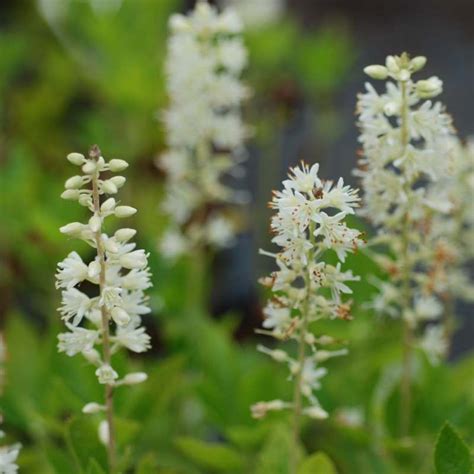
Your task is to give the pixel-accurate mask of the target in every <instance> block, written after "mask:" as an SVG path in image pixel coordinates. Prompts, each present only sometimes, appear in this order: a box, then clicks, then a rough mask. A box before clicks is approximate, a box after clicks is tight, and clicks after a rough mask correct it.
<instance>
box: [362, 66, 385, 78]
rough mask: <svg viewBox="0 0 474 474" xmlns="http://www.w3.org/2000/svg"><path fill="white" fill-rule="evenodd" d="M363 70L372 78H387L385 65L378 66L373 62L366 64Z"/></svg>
mask: <svg viewBox="0 0 474 474" xmlns="http://www.w3.org/2000/svg"><path fill="white" fill-rule="evenodd" d="M364 72H365V73H366V74H367V75H368V76H370V77H371V78H372V79H380V80H383V79H387V77H388V70H387V68H386V67H385V66H380V65H377V64H374V65H372V66H367V67H365V68H364Z"/></svg>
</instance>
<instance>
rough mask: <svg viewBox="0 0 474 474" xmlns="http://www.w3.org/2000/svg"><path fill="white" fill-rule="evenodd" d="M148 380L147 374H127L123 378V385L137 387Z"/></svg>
mask: <svg viewBox="0 0 474 474" xmlns="http://www.w3.org/2000/svg"><path fill="white" fill-rule="evenodd" d="M147 378H148V375H147V374H146V373H145V372H133V373H131V374H127V375H126V376H125V377H124V378H123V381H122V383H123V384H125V385H136V384H139V383H142V382H144V381H145V380H146V379H147Z"/></svg>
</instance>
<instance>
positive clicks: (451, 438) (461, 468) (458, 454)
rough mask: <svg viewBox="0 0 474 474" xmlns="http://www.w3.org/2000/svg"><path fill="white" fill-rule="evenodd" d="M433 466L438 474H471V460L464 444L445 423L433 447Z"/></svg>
mask: <svg viewBox="0 0 474 474" xmlns="http://www.w3.org/2000/svg"><path fill="white" fill-rule="evenodd" d="M434 456H435V466H436V471H437V473H438V474H471V473H472V467H473V466H472V458H471V454H470V453H469V449H468V447H467V446H466V443H464V441H463V440H462V439H461V438H460V436H459V435H458V434H457V433H456V432H455V431H454V429H453V428H452V426H451V425H450V424H449V423H448V422H446V423H445V425H444V426H443V428H442V429H441V432H440V434H439V436H438V440H437V442H436V446H435V454H434Z"/></svg>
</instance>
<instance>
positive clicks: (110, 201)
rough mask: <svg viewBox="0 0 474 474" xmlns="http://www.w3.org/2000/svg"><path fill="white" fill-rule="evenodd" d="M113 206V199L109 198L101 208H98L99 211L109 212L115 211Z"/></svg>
mask: <svg viewBox="0 0 474 474" xmlns="http://www.w3.org/2000/svg"><path fill="white" fill-rule="evenodd" d="M115 204H116V203H115V199H114V198H109V199H107V200H106V201H104V202H103V203H102V206H100V210H101V211H102V212H111V211H113V210H114V209H115Z"/></svg>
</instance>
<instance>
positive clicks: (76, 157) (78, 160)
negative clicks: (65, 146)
mask: <svg viewBox="0 0 474 474" xmlns="http://www.w3.org/2000/svg"><path fill="white" fill-rule="evenodd" d="M66 158H67V160H68V161H69V162H70V163H72V164H73V165H76V166H81V165H83V164H84V163H85V162H86V158H85V156H84V155H81V153H69V155H67V157H66Z"/></svg>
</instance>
